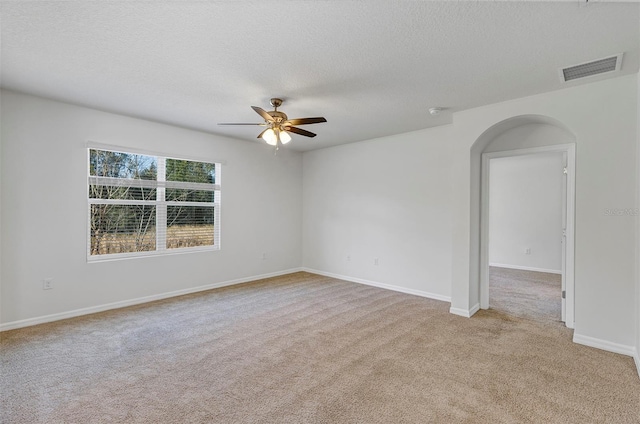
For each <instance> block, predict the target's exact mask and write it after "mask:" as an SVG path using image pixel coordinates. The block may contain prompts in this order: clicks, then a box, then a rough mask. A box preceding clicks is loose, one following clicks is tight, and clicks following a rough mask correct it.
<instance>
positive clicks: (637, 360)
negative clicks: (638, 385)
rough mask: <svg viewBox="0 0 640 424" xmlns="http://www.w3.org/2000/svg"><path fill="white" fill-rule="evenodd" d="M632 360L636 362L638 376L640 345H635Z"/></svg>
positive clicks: (639, 373) (639, 372)
mask: <svg viewBox="0 0 640 424" xmlns="http://www.w3.org/2000/svg"><path fill="white" fill-rule="evenodd" d="M633 360H634V361H635V363H636V369H637V370H638V377H640V347H636V349H635V352H634V353H633Z"/></svg>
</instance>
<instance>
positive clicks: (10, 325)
mask: <svg viewBox="0 0 640 424" xmlns="http://www.w3.org/2000/svg"><path fill="white" fill-rule="evenodd" d="M300 271H302V268H291V269H286V270H283V271H277V272H270V273H267V274H260V275H254V276H251V277H243V278H237V279H234V280H228V281H223V282H219V283H213V284H207V285H204V286H198V287H192V288H188V289H182V290H175V291H171V292H166V293H160V294H154V295H151V296H144V297H138V298H135V299H129V300H122V301H119V302H113V303H106V304H103V305H98V306H91V307H88V308H81V309H75V310H73V311H67V312H60V313H57V314H51V315H43V316H39V317H35V318H27V319H23V320H19V321H10V322H7V323H3V324H0V332H2V331H8V330H15V329H18V328H23V327H31V326H33V325H38V324H45V323H47V322H53V321H60V320H63V319H67V318H75V317H79V316H82V315H89V314H95V313H97V312H104V311H108V310H111V309H120V308H126V307H127V306H133V305H140V304H142V303H148V302H154V301H156V300H162V299H168V298H171V297H177V296H183V295H185V294H191V293H197V292H202V291H207V290H212V289H217V288H220V287H227V286H233V285H235V284H242V283H247V282H249V281H255V280H262V279H264V278H271V277H278V276H281V275H287V274H292V273H294V272H300Z"/></svg>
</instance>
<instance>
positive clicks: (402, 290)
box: [302, 267, 451, 303]
mask: <svg viewBox="0 0 640 424" xmlns="http://www.w3.org/2000/svg"><path fill="white" fill-rule="evenodd" d="M302 270H303V271H305V272H310V273H311V274H318V275H322V276H325V277H331V278H337V279H338V280H345V281H350V282H352V283H359V284H364V285H367V286H373V287H378V288H381V289H386V290H392V291H397V292H400V293H406V294H412V295H415V296H420V297H426V298H429V299H434V300H442V301H443V302H449V303H451V297H449V296H443V295H440V294H436V293H429V292H426V291H422V290H415V289H408V288H405V287H400V286H394V285H391V284H385V283H378V282H377V281H370V280H365V279H362V278H356V277H349V276H348V275H340V274H334V273H332V272H325V271H320V270H317V269H312V268H304V267H303V268H302Z"/></svg>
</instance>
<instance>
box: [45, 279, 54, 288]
mask: <svg viewBox="0 0 640 424" xmlns="http://www.w3.org/2000/svg"><path fill="white" fill-rule="evenodd" d="M52 288H53V278H45V279H44V280H42V290H51V289H52Z"/></svg>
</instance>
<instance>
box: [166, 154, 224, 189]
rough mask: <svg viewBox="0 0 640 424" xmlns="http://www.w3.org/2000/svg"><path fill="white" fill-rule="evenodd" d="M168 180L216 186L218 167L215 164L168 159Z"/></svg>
mask: <svg viewBox="0 0 640 424" xmlns="http://www.w3.org/2000/svg"><path fill="white" fill-rule="evenodd" d="M166 180H167V181H182V182H187V183H209V184H215V182H216V165H215V163H207V162H193V161H190V160H180V159H169V158H167V177H166Z"/></svg>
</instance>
